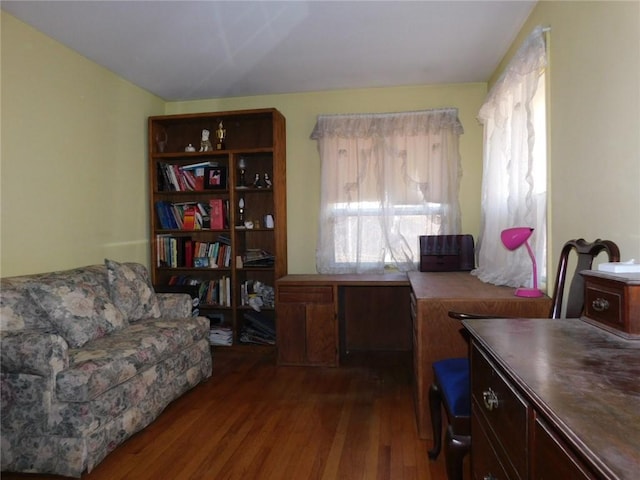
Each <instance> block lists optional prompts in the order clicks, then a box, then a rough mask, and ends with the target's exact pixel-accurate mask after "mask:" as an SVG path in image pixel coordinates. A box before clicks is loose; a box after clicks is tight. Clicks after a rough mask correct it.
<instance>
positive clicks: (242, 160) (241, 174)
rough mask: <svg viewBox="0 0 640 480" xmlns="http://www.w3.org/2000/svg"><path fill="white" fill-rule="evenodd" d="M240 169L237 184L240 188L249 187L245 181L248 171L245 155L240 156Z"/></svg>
mask: <svg viewBox="0 0 640 480" xmlns="http://www.w3.org/2000/svg"><path fill="white" fill-rule="evenodd" d="M238 171H239V175H238V185H236V186H237V187H238V188H247V184H246V181H245V178H244V176H245V174H246V173H247V161H246V160H245V158H244V157H240V158H239V159H238Z"/></svg>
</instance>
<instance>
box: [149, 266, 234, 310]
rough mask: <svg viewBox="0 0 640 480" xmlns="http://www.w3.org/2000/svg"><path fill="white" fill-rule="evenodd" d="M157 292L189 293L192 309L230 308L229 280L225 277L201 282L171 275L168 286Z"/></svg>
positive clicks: (183, 276)
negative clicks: (208, 307) (201, 307)
mask: <svg viewBox="0 0 640 480" xmlns="http://www.w3.org/2000/svg"><path fill="white" fill-rule="evenodd" d="M158 290H159V291H165V292H184V293H189V294H190V295H191V297H192V298H193V301H194V303H193V305H194V309H195V308H198V307H200V306H203V307H207V306H220V307H230V306H231V297H232V295H231V279H230V277H228V276H225V275H223V276H222V277H221V278H219V279H216V280H203V279H199V278H196V277H192V276H190V275H172V276H171V278H170V279H169V282H168V285H165V286H162V287H160V289H158ZM199 312H200V310H199V308H198V313H199ZM207 316H209V315H207Z"/></svg>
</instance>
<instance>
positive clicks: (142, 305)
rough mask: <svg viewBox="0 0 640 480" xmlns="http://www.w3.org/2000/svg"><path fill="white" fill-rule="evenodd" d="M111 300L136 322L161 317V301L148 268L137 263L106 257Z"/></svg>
mask: <svg viewBox="0 0 640 480" xmlns="http://www.w3.org/2000/svg"><path fill="white" fill-rule="evenodd" d="M104 262H105V265H106V266H107V278H108V281H109V292H110V295H111V300H112V301H113V303H114V304H115V305H116V306H117V307H118V308H119V309H120V311H121V312H122V314H123V315H124V317H125V319H126V320H127V321H129V322H136V321H139V320H144V319H147V318H160V314H161V312H160V303H159V302H158V299H157V297H156V292H155V291H154V289H153V286H152V285H151V281H150V279H149V274H148V272H147V269H146V268H144V266H143V265H140V264H136V263H127V264H124V263H118V262H116V261H114V260H109V259H105V261H104Z"/></svg>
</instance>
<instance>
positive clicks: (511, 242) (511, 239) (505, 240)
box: [500, 227, 533, 250]
mask: <svg viewBox="0 0 640 480" xmlns="http://www.w3.org/2000/svg"><path fill="white" fill-rule="evenodd" d="M531 235H533V228H531V227H514V228H507V229H506V230H503V231H502V233H501V234H500V239H501V240H502V244H503V245H504V246H505V247H507V249H509V250H516V249H517V248H520V247H521V246H522V245H524V244H525V242H526V241H527V240H529V237H531Z"/></svg>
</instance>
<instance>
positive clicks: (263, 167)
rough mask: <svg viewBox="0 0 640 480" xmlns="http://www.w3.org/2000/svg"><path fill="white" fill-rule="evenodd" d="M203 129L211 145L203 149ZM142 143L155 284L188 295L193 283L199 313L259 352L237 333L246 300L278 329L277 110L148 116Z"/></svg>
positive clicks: (281, 239) (280, 187) (281, 206)
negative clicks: (146, 167) (219, 213)
mask: <svg viewBox="0 0 640 480" xmlns="http://www.w3.org/2000/svg"><path fill="white" fill-rule="evenodd" d="M220 124H222V128H223V130H224V138H223V141H222V142H221V143H220V142H219V141H218V140H219V138H218V137H219V136H218V132H217V131H216V130H218V129H219V127H220ZM204 129H207V130H209V132H210V137H209V140H210V143H211V147H210V149H207V150H205V151H200V150H201V136H202V131H203V130H204ZM148 137H149V138H148V141H149V145H148V151H149V179H150V187H149V192H150V194H149V208H150V218H151V274H152V281H153V284H154V286H155V287H156V288H157V290H158V291H163V290H167V288H168V287H172V288H173V289H174V290H175V288H176V284H178V285H180V284H183V285H185V291H190V292H191V293H192V292H193V291H194V288H193V286H194V285H193V284H194V283H195V284H196V285H197V286H198V287H199V288H198V290H197V291H198V293H199V295H198V296H199V298H200V304H199V306H198V309H199V313H200V315H203V316H209V317H210V318H212V321H214V322H216V323H221V324H223V325H225V326H227V327H229V328H230V329H231V330H232V332H233V335H232V337H233V346H234V347H245V348H246V347H249V346H253V347H257V348H261V347H262V345H264V344H261V343H252V342H245V341H243V338H245V337H244V335H243V334H244V333H245V332H246V330H245V327H247V326H251V323H252V322H251V321H250V320H247V319H246V314H252V315H254V316H255V310H254V309H253V308H252V307H251V306H250V305H249V304H247V302H248V300H249V298H251V299H252V300H251V303H255V302H258V303H260V302H262V304H263V305H262V306H261V307H260V312H259V315H258V316H262V318H265V317H266V319H267V320H269V321H271V322H273V323H274V325H275V322H276V321H277V319H276V310H275V296H274V293H275V292H274V290H275V283H276V280H277V279H278V278H280V277H282V276H284V275H286V273H287V214H286V151H285V148H286V132H285V119H284V117H283V116H282V114H281V113H280V112H278V111H277V110H275V109H259V110H244V111H231V112H210V113H198V114H184V115H165V116H154V117H150V118H149V129H148ZM189 145H191V146H192V147H193V150H195V151H193V150H192V149H191V148H189V149H188V148H187V147H188V146H189ZM189 150H192V151H189ZM241 159H242V160H243V163H244V165H245V168H244V175H241V169H240V167H239V166H240V165H241V164H242V162H241ZM256 175H257V176H258V179H259V183H258V184H257V185H256V184H254V179H255V178H256ZM265 175H266V176H265ZM243 179H244V182H243ZM241 205H242V209H241V208H240V207H241ZM220 206H222V209H223V214H224V218H223V221H222V222H215V221H214V219H215V217H214V216H212V215H211V210H212V209H213V210H219V207H220ZM268 216H270V217H269V218H267V217H268ZM271 219H273V225H269V224H268V223H269V222H270V220H271ZM245 222H251V223H245ZM216 243H218V245H217V246H216ZM203 245H204V247H203ZM196 247H200V248H196ZM221 251H224V253H220V252H221ZM202 252H206V255H202ZM215 252H217V253H218V254H217V255H215V256H214V254H215ZM210 255H211V256H210ZM225 255H226V256H225ZM196 265H197V266H196ZM256 282H260V284H261V285H263V286H265V287H266V288H263V289H262V290H260V292H259V293H261V294H262V295H259V294H256V293H255V292H254V291H253V290H254V289H255V287H256ZM203 284H206V286H210V287H212V289H211V290H210V291H206V290H205V287H203V286H202V285H203ZM187 287H190V288H187ZM245 287H249V288H248V289H249V291H248V292H246V293H245ZM216 288H217V290H216ZM178 289H179V287H178ZM220 290H223V295H220ZM266 346H267V347H269V345H268V344H267V345H266Z"/></svg>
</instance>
